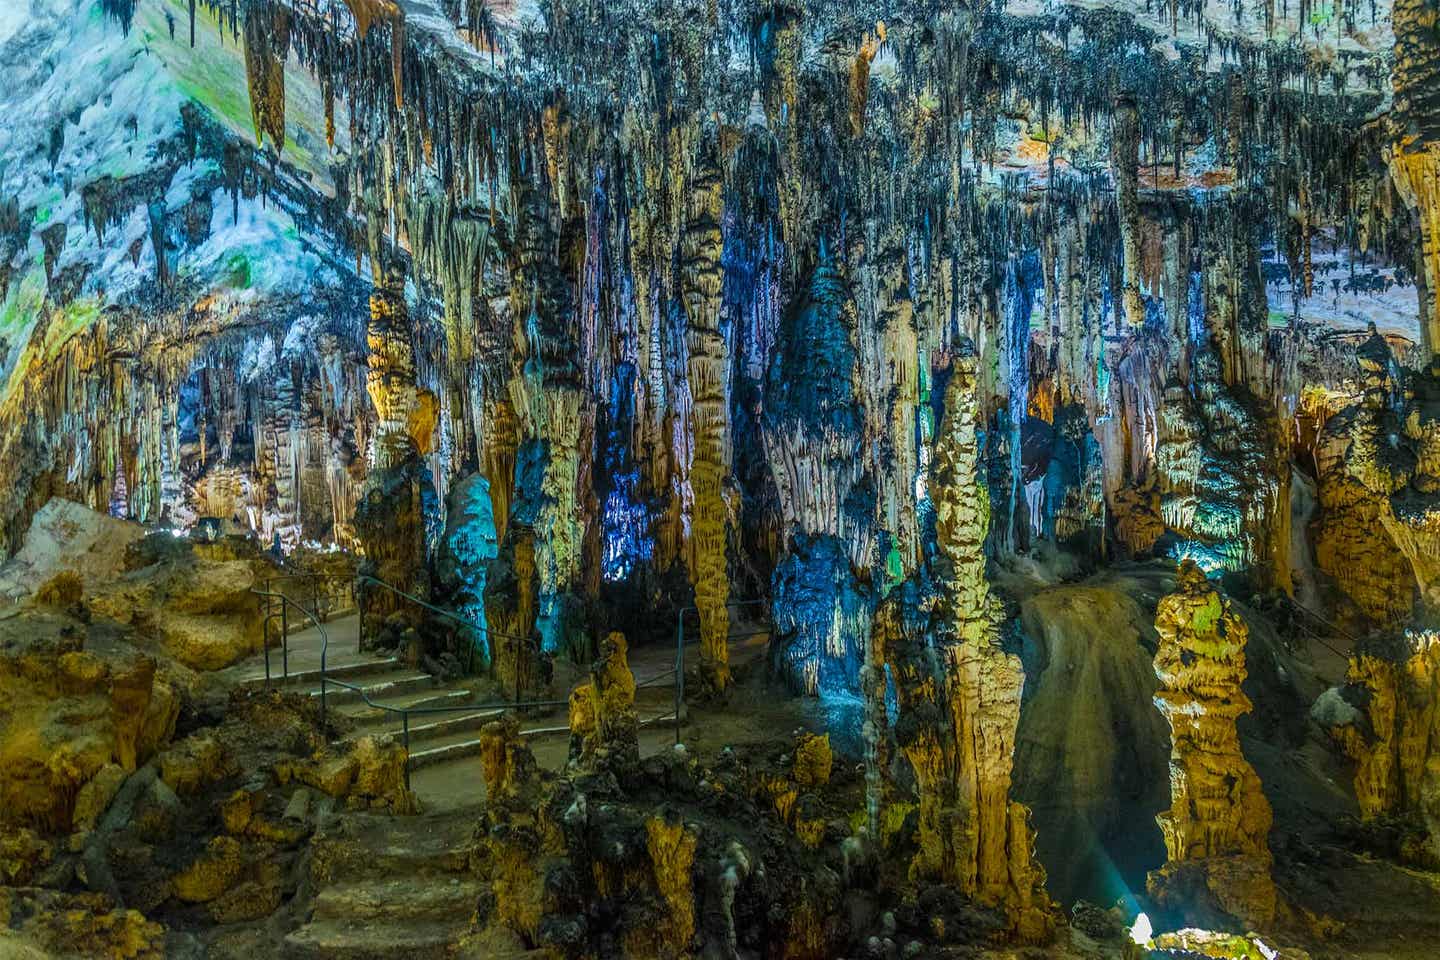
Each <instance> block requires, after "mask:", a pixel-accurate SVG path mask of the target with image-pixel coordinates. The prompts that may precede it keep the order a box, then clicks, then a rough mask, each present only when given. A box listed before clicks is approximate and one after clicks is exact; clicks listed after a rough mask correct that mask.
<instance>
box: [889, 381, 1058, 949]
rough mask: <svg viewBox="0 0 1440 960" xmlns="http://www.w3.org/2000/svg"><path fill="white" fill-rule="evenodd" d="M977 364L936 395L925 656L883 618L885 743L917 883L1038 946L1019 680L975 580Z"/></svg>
mask: <svg viewBox="0 0 1440 960" xmlns="http://www.w3.org/2000/svg"><path fill="white" fill-rule="evenodd" d="M975 390H976V361H975V358H974V357H973V356H965V355H961V356H959V357H958V358H957V359H956V360H955V367H954V371H953V373H952V374H951V378H950V384H949V386H948V387H947V389H946V394H945V417H944V420H943V421H942V424H941V429H940V433H939V436H938V438H937V440H936V445H935V460H934V464H933V466H932V474H931V489H932V491H933V495H934V496H935V498H936V499H935V507H936V520H935V523H936V533H937V543H938V547H939V551H940V555H941V556H942V557H943V558H944V560H945V561H946V564H945V565H943V566H940V567H939V568H938V569H937V573H938V580H937V583H936V591H937V597H936V607H935V614H934V617H935V619H934V628H935V629H936V630H937V631H938V632H939V634H940V636H941V637H943V638H944V639H943V641H942V642H940V643H937V645H936V646H937V649H936V650H935V653H934V656H935V658H936V659H935V661H933V662H932V661H931V659H930V654H929V652H928V651H927V650H926V649H925V646H924V641H923V634H922V633H920V632H918V631H915V630H913V629H906V628H905V627H904V626H903V625H902V624H901V623H896V622H891V624H890V625H889V626H887V627H886V628H885V629H884V632H885V633H886V635H887V639H888V640H889V642H890V643H891V649H890V650H889V651H888V654H887V659H888V660H889V661H890V663H891V667H892V670H894V672H895V677H896V686H897V688H898V690H899V691H901V703H900V719H899V721H898V724H897V728H896V737H897V740H898V741H899V744H900V748H901V750H902V751H903V752H904V753H905V755H906V757H907V758H908V759H909V760H910V764H911V766H912V768H913V769H914V771H915V778H916V781H917V788H918V793H919V803H920V821H919V830H920V836H919V846H920V850H919V852H918V853H917V854H916V856H915V860H914V862H913V863H912V864H911V868H910V870H911V875H912V876H913V877H915V878H916V879H928V880H931V881H935V882H942V883H951V884H955V885H956V886H957V887H958V888H959V889H960V890H961V891H962V892H963V893H965V894H966V895H967V896H970V897H973V898H975V899H977V900H979V901H980V902H981V903H984V904H987V905H992V906H996V907H998V908H1000V909H1002V910H1003V911H1004V913H1005V915H1006V917H1007V918H1008V921H1009V924H1010V928H1011V930H1012V931H1013V932H1014V934H1015V935H1016V936H1017V937H1019V938H1020V939H1021V940H1022V941H1025V942H1041V941H1044V940H1046V939H1048V937H1049V936H1050V934H1051V931H1052V930H1053V926H1054V922H1055V921H1054V917H1053V914H1052V905H1051V903H1050V899H1049V897H1048V896H1047V895H1046V894H1045V871H1044V869H1043V868H1042V867H1041V866H1040V865H1039V864H1038V863H1037V862H1036V861H1035V859H1034V835H1033V830H1032V829H1031V827H1030V821H1029V812H1028V810H1027V809H1026V808H1025V807H1024V806H1023V805H1022V804H1019V803H1016V802H1015V801H1013V800H1011V799H1010V785H1011V784H1010V779H1011V766H1012V763H1013V758H1014V748H1015V728H1016V725H1017V724H1018V723H1019V719H1020V691H1021V687H1022V686H1023V684H1024V679H1025V674H1024V671H1023V669H1022V668H1021V666H1020V661H1019V658H1018V657H1016V656H1015V655H1014V654H1012V653H1008V652H1006V651H1005V650H1004V649H1003V648H1002V646H1001V644H1000V637H999V632H998V621H999V616H998V614H999V611H998V609H997V608H998V600H996V598H995V597H993V596H992V594H991V593H990V588H989V583H988V581H987V580H986V577H985V554H984V546H983V545H984V540H985V531H986V528H987V526H988V525H989V521H990V500H989V496H988V494H987V492H986V490H985V487H984V486H983V484H981V482H980V481H979V480H978V479H977V474H976V465H977V453H978V443H977V437H976V424H975V420H976V412H977V402H976V396H975Z"/></svg>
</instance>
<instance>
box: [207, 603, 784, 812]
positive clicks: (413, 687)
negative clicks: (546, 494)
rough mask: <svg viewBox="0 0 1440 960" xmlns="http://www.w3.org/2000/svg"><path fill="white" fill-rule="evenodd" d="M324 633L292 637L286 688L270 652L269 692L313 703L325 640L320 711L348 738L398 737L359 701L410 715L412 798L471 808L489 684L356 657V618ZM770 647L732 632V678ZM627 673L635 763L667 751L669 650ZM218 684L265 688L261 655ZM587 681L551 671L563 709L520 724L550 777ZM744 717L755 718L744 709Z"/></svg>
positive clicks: (576, 671) (762, 637)
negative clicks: (577, 691)
mask: <svg viewBox="0 0 1440 960" xmlns="http://www.w3.org/2000/svg"><path fill="white" fill-rule="evenodd" d="M323 626H324V633H323V634H322V632H321V631H320V630H319V629H317V628H315V627H310V628H308V629H305V630H302V631H297V632H295V633H293V634H291V635H290V638H289V643H288V648H289V653H288V672H289V680H288V681H284V680H283V674H284V667H283V664H284V662H285V656H284V654H283V653H282V651H281V650H280V648H278V647H272V648H271V650H270V678H271V684H272V685H274V686H277V687H280V688H282V689H288V690H291V691H295V692H304V693H307V694H308V695H310V696H312V697H313V696H319V693H320V684H319V678H320V651H321V647H322V645H323V644H324V639H325V636H327V635H328V637H329V645H328V647H327V648H326V657H325V662H326V676H327V678H328V679H329V681H332V682H329V683H327V684H326V687H327V690H326V705H327V707H328V708H329V709H330V710H331V711H332V715H334V716H336V717H338V718H341V719H342V722H344V723H345V724H346V725H347V726H349V727H350V728H351V733H350V734H349V735H348V736H347V738H346V739H355V738H358V737H362V736H370V735H390V736H394V737H396V738H397V739H398V738H399V737H401V736H402V731H403V722H402V719H401V717H400V716H398V715H397V714H395V713H393V712H391V711H390V710H386V709H383V708H382V707H374V706H371V705H370V704H369V703H366V702H365V698H369V700H371V701H373V702H374V703H377V704H383V705H384V707H390V708H392V709H405V710H408V711H411V713H410V716H409V743H410V769H411V776H412V786H413V787H414V789H415V790H416V791H417V792H418V793H419V794H420V795H421V797H422V799H424V800H425V801H426V802H427V804H432V805H433V804H438V805H439V807H440V808H441V809H448V808H449V807H451V806H453V805H454V804H457V803H473V802H475V800H476V799H478V798H477V797H476V795H475V791H476V789H477V787H476V784H477V783H478V781H479V770H478V768H477V767H476V766H475V761H474V758H475V756H476V755H477V754H478V753H479V750H480V728H481V727H483V726H484V725H485V724H486V723H487V722H489V721H490V720H493V719H495V718H497V717H499V716H500V715H501V713H502V710H501V709H500V708H498V707H495V706H491V705H490V704H493V703H496V702H497V701H498V700H499V698H500V697H499V695H497V693H496V692H495V689H494V684H493V683H492V682H490V681H489V680H487V679H485V678H481V677H467V678H463V679H461V680H458V681H456V682H454V683H450V684H442V683H439V682H437V681H436V679H435V678H434V677H431V676H430V675H429V674H426V673H424V672H423V671H420V670H415V669H412V668H410V667H408V666H406V665H405V663H404V662H403V661H401V660H399V659H397V658H395V657H391V656H382V655H378V654H375V653H371V652H368V651H360V650H359V649H358V637H359V618H358V617H357V616H356V615H355V614H347V615H343V616H338V617H336V618H334V619H333V620H330V621H329V622H327V623H325V624H324V625H323ZM768 642H769V634H768V632H766V630H765V629H764V628H761V627H754V628H751V627H747V626H745V625H743V624H737V625H736V629H735V631H734V633H733V634H732V635H731V639H730V663H731V668H732V670H742V671H743V670H744V668H746V667H748V666H749V665H751V664H753V663H755V662H756V661H758V660H760V659H762V658H763V656H764V653H765V649H766V645H767V643H768ZM698 657H699V649H698V640H697V639H696V637H695V635H694V632H693V631H687V642H686V644H685V664H686V667H687V669H688V668H692V667H693V666H694V664H695V663H696V662H697V660H698ZM630 669H631V672H632V673H633V674H634V675H635V680H636V684H637V690H636V697H635V706H636V712H637V714H638V716H639V720H640V724H641V730H640V747H641V752H642V754H644V755H647V756H648V755H650V754H652V753H654V752H657V751H659V750H662V749H668V748H670V747H673V745H674V742H675V727H674V717H675V701H674V696H675V692H674V686H675V676H674V669H675V648H674V646H673V645H671V644H655V645H648V646H643V647H640V648H638V649H632V650H631V651H630ZM221 676H223V677H225V678H226V679H227V680H229V681H230V682H232V683H234V684H236V685H238V686H249V687H262V686H264V685H265V682H266V679H265V678H266V673H265V659H264V656H263V655H257V656H254V657H251V658H249V659H247V660H245V661H243V662H241V663H239V664H236V665H235V666H233V667H230V668H228V669H227V670H224V671H221ZM589 678H590V674H589V666H588V664H585V665H582V664H572V663H569V662H568V661H562V662H560V663H557V664H556V676H555V679H554V682H553V685H552V689H553V690H554V692H553V693H552V694H551V699H553V700H556V701H560V702H559V703H556V704H555V705H554V706H552V707H548V708H543V709H540V710H537V711H534V712H531V713H529V714H527V716H526V717H525V718H524V719H523V721H522V729H521V733H522V734H523V735H524V736H526V737H528V738H529V739H530V740H531V743H532V747H533V749H534V751H535V755H536V758H537V760H539V762H540V763H541V764H542V765H544V766H546V767H548V768H550V769H556V770H558V769H560V768H561V767H563V766H564V764H565V760H566V755H567V752H568V740H569V738H568V734H569V728H568V717H567V710H566V707H565V706H564V703H563V702H564V701H566V700H567V699H568V698H569V695H570V692H571V691H572V690H574V688H575V687H576V686H577V685H579V684H581V683H585V682H587V681H588V680H589ZM333 681H339V682H340V683H343V684H347V685H349V686H341V685H340V684H339V683H335V682H333ZM351 687H354V688H358V689H351ZM362 691H363V694H364V695H363V696H362ZM745 712H746V713H753V712H754V711H753V710H752V709H751V708H746V710H745ZM722 719H723V718H720V717H708V716H707V718H706V720H705V722H704V724H703V726H705V727H706V731H707V732H711V731H712V730H713V731H714V732H716V733H717V735H718V734H719V733H720V732H721V731H724V730H733V729H734V728H735V725H734V724H733V723H730V724H729V725H728V726H727V725H726V724H725V723H723V722H720V723H718V725H717V721H720V720H722ZM682 723H684V725H685V726H686V728H687V729H686V732H685V734H684V735H685V736H686V737H687V738H689V737H690V736H691V735H692V731H691V729H689V728H691V727H692V726H694V722H693V720H692V719H691V718H689V717H686V716H685V715H684V714H683V713H682Z"/></svg>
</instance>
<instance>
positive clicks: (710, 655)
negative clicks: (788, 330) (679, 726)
mask: <svg viewBox="0 0 1440 960" xmlns="http://www.w3.org/2000/svg"><path fill="white" fill-rule="evenodd" d="M721 186H722V184H721V180H720V171H719V169H718V167H717V166H716V165H715V163H714V162H713V160H708V159H707V161H705V162H702V163H701V164H700V165H699V169H698V170H697V172H696V178H695V181H694V183H693V184H692V185H691V188H690V196H689V204H688V206H689V209H688V211H687V221H688V222H687V225H686V229H685V234H684V237H683V241H682V247H681V257H682V263H681V270H682V274H683V284H684V291H683V292H684V298H685V313H686V317H687V320H688V325H687V327H686V335H685V339H686V347H687V353H688V355H689V359H688V365H687V373H688V378H689V385H690V434H691V444H692V451H693V455H692V459H691V463H690V487H691V491H692V493H693V495H694V508H693V514H692V517H691V522H690V544H689V547H690V549H689V563H688V567H689V570H690V583H691V585H692V586H693V587H694V588H695V606H696V609H697V610H698V612H699V615H700V669H701V672H702V675H703V676H704V678H705V681H706V683H708V684H709V686H710V687H711V688H713V689H714V690H716V691H721V692H723V691H724V690H725V688H726V687H727V686H729V684H730V666H729V660H730V654H729V651H728V649H727V647H726V639H727V637H728V636H729V633H730V613H729V610H728V609H727V607H726V604H727V603H728V602H729V600H730V579H729V573H728V570H727V567H726V561H725V521H726V516H727V513H728V511H727V509H726V506H725V497H724V481H725V476H726V475H727V474H728V473H729V469H730V455H729V448H730V436H729V434H730V429H729V427H730V423H729V410H728V408H729V389H728V384H729V373H730V351H729V348H728V346H727V345H726V343H725V338H724V337H723V336H722V335H721V333H720V285H721V281H722V280H723V273H722V270H721V267H720V250H721V245H722V237H721V232H720V217H721V208H722V196H721Z"/></svg>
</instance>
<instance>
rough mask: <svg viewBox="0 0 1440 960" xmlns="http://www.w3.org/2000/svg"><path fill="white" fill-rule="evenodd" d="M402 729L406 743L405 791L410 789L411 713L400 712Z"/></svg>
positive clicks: (407, 711) (406, 711)
mask: <svg viewBox="0 0 1440 960" xmlns="http://www.w3.org/2000/svg"><path fill="white" fill-rule="evenodd" d="M400 727H401V730H403V731H404V742H405V789H406V790H409V789H410V711H409V710H402V711H400Z"/></svg>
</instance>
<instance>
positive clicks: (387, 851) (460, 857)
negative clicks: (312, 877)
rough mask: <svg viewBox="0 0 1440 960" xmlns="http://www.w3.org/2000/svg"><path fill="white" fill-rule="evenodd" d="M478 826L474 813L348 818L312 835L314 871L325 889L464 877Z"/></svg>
mask: <svg viewBox="0 0 1440 960" xmlns="http://www.w3.org/2000/svg"><path fill="white" fill-rule="evenodd" d="M477 776H478V772H477ZM477 821H478V809H476V808H474V807H460V808H456V809H455V810H450V811H445V812H441V813H427V814H425V815H424V816H419V817H391V816H387V815H384V814H364V813H350V814H347V815H346V816H345V817H344V818H343V819H341V820H339V821H337V822H336V823H334V824H333V825H331V826H328V827H326V828H324V829H322V830H321V831H320V832H319V833H317V834H316V835H315V838H314V840H313V841H312V844H311V846H312V848H313V850H314V863H315V868H316V870H317V872H318V874H319V875H320V876H321V877H322V878H323V880H322V882H324V883H353V882H359V881H364V880H384V879H387V878H393V877H401V876H403V877H411V878H415V877H428V876H431V875H436V874H447V873H448V874H466V875H468V870H469V848H470V844H471V840H472V838H473V834H474V831H475V824H476V823H477Z"/></svg>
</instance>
